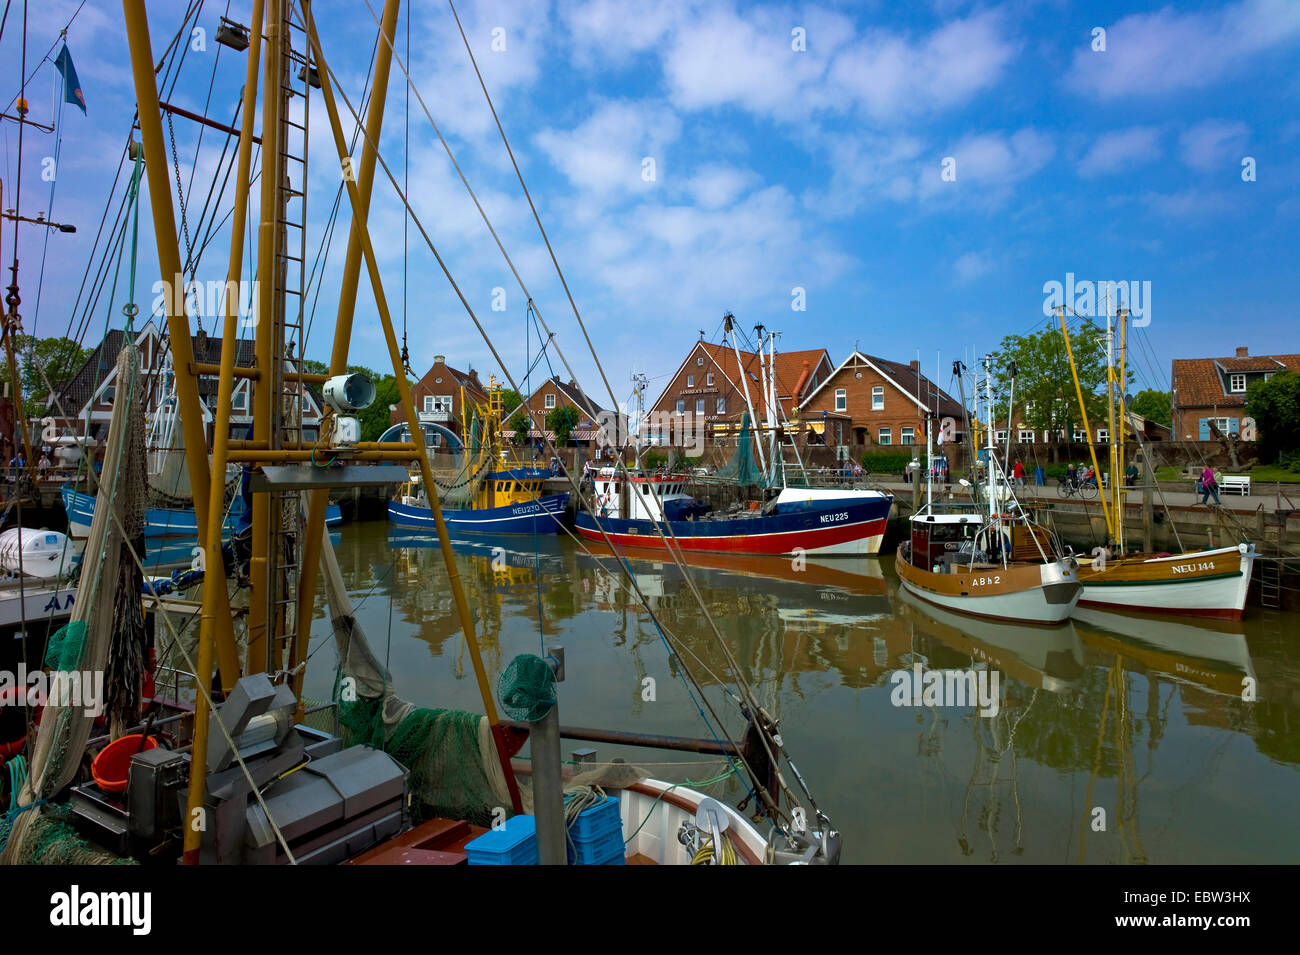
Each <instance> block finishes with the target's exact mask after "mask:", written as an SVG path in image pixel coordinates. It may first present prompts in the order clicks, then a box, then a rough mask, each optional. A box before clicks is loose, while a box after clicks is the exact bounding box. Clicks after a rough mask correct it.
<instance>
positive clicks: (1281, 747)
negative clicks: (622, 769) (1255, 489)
mask: <svg viewBox="0 0 1300 955" xmlns="http://www.w3.org/2000/svg"><path fill="white" fill-rule="evenodd" d="M494 547H497V548H500V550H499V551H497V552H494V550H493V548H494ZM338 553H339V558H340V561H341V563H342V566H343V569H344V573H345V576H346V579H347V582H348V585H349V587H350V589H351V592H352V594H353V598H354V600H356V601H357V603H358V617H359V619H360V621H361V623H362V625H363V627H364V628H365V631H366V633H367V635H368V636H369V638H370V641H371V644H372V646H373V647H374V648H375V650H376V652H377V653H378V655H379V656H380V658H381V659H384V660H386V661H387V662H388V664H389V667H390V669H391V671H392V673H393V676H394V680H395V684H396V688H397V691H398V693H399V694H400V695H402V696H404V697H405V698H407V699H410V700H413V701H415V702H416V703H418V704H420V705H424V706H437V707H453V708H462V709H469V710H475V711H478V712H482V704H481V703H480V702H479V698H478V689H477V684H476V683H475V680H474V676H473V671H472V668H471V665H470V661H469V657H468V655H467V653H466V649H465V643H464V639H463V637H462V635H461V633H460V628H459V626H458V624H457V621H456V618H455V613H454V609H453V606H452V600H451V594H450V592H449V590H448V587H447V574H446V571H445V568H444V567H443V564H442V558H441V555H440V553H439V551H438V549H437V547H436V542H435V540H434V539H433V538H432V537H430V536H423V535H418V534H411V533H408V532H404V531H397V530H390V528H389V527H388V525H387V524H386V523H383V522H364V523H357V524H350V525H346V526H345V527H343V528H342V536H341V542H340V543H339V545H338ZM457 555H458V562H459V569H460V574H461V576H462V579H463V580H464V582H465V586H466V588H467V592H468V596H469V599H470V602H471V605H472V607H473V608H474V612H475V613H476V615H477V617H478V630H479V634H480V639H481V641H482V644H483V648H484V656H485V659H486V664H487V667H488V669H489V671H490V675H491V678H492V681H493V685H495V681H496V677H497V676H498V675H499V674H500V672H501V670H502V669H503V668H504V667H505V666H506V665H507V664H508V663H509V661H510V660H511V659H512V658H513V657H514V656H515V655H516V654H519V653H538V652H539V651H540V650H541V648H542V647H543V646H545V647H547V648H549V647H551V646H553V645H557V644H559V645H563V646H564V647H565V650H566V666H567V679H566V681H565V682H564V683H562V684H561V685H560V703H559V706H560V720H561V722H562V723H564V724H568V725H576V726H591V727H603V728H609V729H621V730H630V731H640V732H645V733H662V734H674V735H682V736H695V737H708V736H709V735H710V731H709V729H708V727H707V726H706V724H705V722H704V720H703V719H702V717H701V713H700V711H699V709H698V708H697V706H696V703H695V702H694V701H693V700H692V698H691V696H690V694H689V692H688V690H687V687H686V684H685V682H684V680H683V679H682V678H681V677H680V673H679V667H680V665H681V664H680V663H678V661H677V660H676V659H675V658H673V657H672V655H671V654H670V653H669V651H668V649H667V645H666V643H665V641H664V640H663V638H662V637H661V635H660V634H659V632H658V630H657V628H656V627H655V625H654V623H653V622H652V620H651V618H650V615H649V614H647V613H646V612H645V611H644V609H643V608H642V607H641V604H640V602H639V599H638V598H636V597H635V596H633V595H632V594H631V593H629V588H628V586H627V585H626V583H625V582H624V580H623V579H622V578H621V577H620V575H619V574H618V573H617V565H616V564H615V563H613V562H612V561H611V560H609V559H608V558H606V559H605V560H604V561H602V562H598V561H597V560H596V559H594V558H593V557H592V556H589V555H588V554H585V553H583V552H582V550H581V548H579V547H578V546H577V545H575V544H574V543H573V541H571V540H569V539H568V538H565V537H561V538H551V539H541V540H539V541H538V542H537V543H536V546H535V544H534V541H533V540H532V539H531V538H514V539H510V538H501V539H497V540H483V541H479V542H475V543H465V544H458V545H457ZM494 557H495V567H494ZM704 559H705V560H708V561H709V565H708V566H697V567H696V568H695V570H694V576H695V580H696V583H697V585H698V586H699V588H700V591H701V592H702V594H703V596H704V598H705V601H706V602H707V604H708V609H709V611H710V613H711V614H712V615H713V617H714V619H715V620H716V621H717V624H718V627H719V628H720V629H721V631H722V633H723V635H724V636H725V638H726V639H727V640H728V641H729V644H730V646H731V649H732V651H733V652H734V653H735V654H736V656H737V659H738V660H739V662H740V665H741V666H742V667H743V669H744V671H745V672H744V676H745V678H746V679H747V680H748V681H750V683H751V684H752V685H753V686H754V688H755V691H756V693H757V694H758V696H759V698H760V700H762V701H763V702H764V704H765V705H766V706H767V707H768V708H769V710H770V711H771V712H773V713H774V714H777V715H778V716H779V717H780V718H781V720H782V724H781V726H782V731H783V736H784V739H785V741H786V744H787V747H788V749H789V751H790V752H791V754H792V755H793V757H794V759H795V761H796V763H797V764H798V766H799V769H800V771H801V772H802V773H803V775H804V777H805V778H806V779H807V781H808V784H809V786H810V788H811V789H812V792H813V795H814V796H815V797H816V799H817V801H818V803H819V805H820V806H821V807H822V808H823V809H824V810H825V811H826V812H827V813H828V814H829V815H830V817H831V819H832V820H833V821H834V822H835V824H836V825H837V826H838V827H839V828H840V829H841V830H842V831H843V833H844V861H846V862H894V861H907V862H924V863H961V862H982V863H987V862H998V863H1007V862H1016V861H1025V862H1054V863H1075V862H1079V861H1083V862H1088V863H1138V862H1149V863H1283V862H1295V861H1297V859H1300V826H1297V825H1296V823H1295V821H1294V811H1295V806H1296V805H1297V803H1300V639H1298V636H1300V635H1298V633H1297V631H1298V629H1300V628H1298V627H1297V623H1300V619H1298V618H1297V615H1295V614H1283V613H1277V612H1272V611H1262V610H1259V609H1256V608H1252V609H1251V610H1250V613H1249V616H1248V618H1247V620H1246V621H1245V623H1244V624H1239V625H1224V624H1215V625H1207V626H1198V625H1192V624H1189V623H1186V622H1179V621H1174V620H1168V619H1150V618H1129V617H1125V616H1121V615H1116V614H1103V613H1085V614H1084V616H1083V617H1082V618H1081V619H1076V620H1073V621H1071V622H1070V623H1068V624H1067V625H1065V626H1063V627H1059V628H1055V629H1040V628H1034V627H1016V626H1007V625H1001V624H996V623H989V622H981V621H975V620H972V619H968V618H964V617H962V616H960V615H955V614H947V613H944V612H942V611H939V610H936V609H933V608H928V607H923V606H921V605H918V604H916V603H915V602H914V601H913V600H912V599H911V598H910V597H909V596H908V595H906V594H903V593H900V591H899V587H898V580H897V577H896V576H895V574H894V572H893V566H892V559H891V558H888V557H884V558H881V559H879V560H869V561H852V562H842V561H841V562H834V563H832V562H829V561H828V562H827V563H825V564H809V565H808V567H807V568H806V569H805V570H803V571H795V570H794V569H793V568H791V566H790V565H789V563H788V562H786V561H783V560H770V559H754V560H745V561H739V562H737V561H734V560H729V559H726V558H714V559H709V558H704ZM630 566H631V569H632V571H633V573H634V574H635V575H636V579H637V581H638V583H639V585H640V587H641V590H642V592H643V593H644V595H645V600H646V603H647V604H648V605H649V606H650V607H651V608H652V609H653V610H654V612H655V614H656V615H657V616H658V618H659V620H660V621H661V622H662V624H663V625H664V626H666V627H668V628H670V629H671V630H672V631H673V632H675V633H676V634H677V635H678V636H679V637H680V638H681V639H682V640H683V641H684V642H685V643H686V645H687V646H689V647H690V649H691V651H692V652H693V653H694V654H695V655H696V656H697V657H698V660H690V658H689V656H688V662H690V663H691V665H692V669H693V671H694V672H695V673H696V674H697V676H698V678H699V680H700V682H701V683H702V684H703V685H704V686H705V687H706V692H707V693H708V694H709V696H710V700H711V701H712V703H713V705H714V707H715V708H716V709H717V710H718V712H719V713H720V714H721V715H722V717H723V719H724V721H725V722H726V724H727V727H728V729H729V730H730V732H731V733H732V734H733V735H739V733H740V732H741V731H742V730H743V726H744V721H743V719H742V718H741V717H740V715H739V714H738V713H737V711H736V709H735V707H734V705H733V704H731V703H730V701H729V700H728V698H727V697H726V696H725V694H724V693H723V692H722V690H721V689H720V687H719V686H718V683H719V680H718V678H717V677H716V676H715V675H716V674H722V673H725V671H726V667H725V663H724V661H723V656H722V654H721V652H720V651H719V648H718V646H717V644H716V640H715V638H714V636H713V634H712V632H711V631H710V630H709V628H708V627H707V625H706V624H705V623H704V620H703V618H702V616H701V614H700V610H699V606H698V604H697V603H696V601H695V599H694V597H693V596H692V595H691V593H690V591H689V589H688V587H687V584H686V582H685V580H684V579H683V576H682V574H681V572H680V571H679V570H678V569H677V568H675V567H673V566H672V565H671V564H669V565H665V564H663V563H662V562H654V561H649V560H632V561H631V562H630ZM539 621H540V627H539ZM318 631H319V632H318V633H317V634H315V637H314V639H313V643H312V651H313V660H312V666H311V668H310V671H309V680H308V687H307V689H308V693H309V694H310V695H313V696H316V697H319V698H324V697H328V695H329V693H330V688H331V681H332V677H333V673H332V669H333V665H334V649H333V644H332V641H331V640H330V639H329V637H328V634H327V633H326V631H325V629H324V627H323V626H321V627H320V628H318ZM916 664H920V665H921V667H922V669H923V670H925V671H929V670H934V669H939V670H958V671H964V670H970V669H974V670H976V671H986V672H988V673H992V672H994V671H996V673H997V674H998V678H999V690H1000V692H999V703H998V711H997V713H996V714H995V715H988V716H981V715H980V713H979V704H978V702H972V701H966V702H965V703H964V705H947V706H944V705H920V706H900V705H895V701H896V700H897V699H898V698H899V697H900V696H902V694H901V693H899V692H896V691H895V686H896V683H895V682H893V681H891V677H893V676H894V674H896V673H898V672H899V671H912V670H913V668H914V666H915V665H916ZM646 678H653V680H654V681H655V682H654V689H655V692H654V699H653V700H647V699H645V698H644V697H645V696H646V693H645V687H646V686H647V684H646V683H645V680H646ZM1251 697H1253V699H1251ZM949 702H951V701H949ZM587 745H591V744H586V743H576V742H575V743H572V744H570V743H568V742H567V741H566V743H565V752H566V754H567V753H568V752H569V750H570V749H572V748H577V747H581V746H587ZM597 749H598V751H599V758H600V759H602V760H604V759H608V758H610V757H612V756H615V755H621V756H625V757H626V758H628V759H629V760H631V761H636V762H639V763H641V764H643V765H649V764H652V763H653V764H657V763H658V762H660V761H663V762H665V763H668V764H671V765H662V766H656V767H655V768H656V775H660V776H662V777H665V778H671V779H674V780H683V779H704V778H707V777H708V776H711V775H715V774H716V772H717V768H718V766H719V764H718V763H716V762H708V761H707V760H705V759H704V758H703V757H694V758H693V759H694V761H692V758H689V757H687V756H685V755H683V754H680V753H667V752H661V751H658V752H656V751H652V752H646V751H636V750H628V749H618V748H615V747H609V746H599V747H597ZM728 788H729V789H730V791H729V792H728ZM713 791H714V792H715V794H718V795H722V796H729V797H731V798H732V799H733V801H734V800H735V799H738V798H739V797H740V796H742V795H743V792H744V791H743V789H741V788H739V787H738V786H737V785H736V784H735V782H734V781H732V782H731V783H730V784H721V787H720V788H719V787H715V788H714V790H713Z"/></svg>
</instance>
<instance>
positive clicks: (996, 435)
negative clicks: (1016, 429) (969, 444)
mask: <svg viewBox="0 0 1300 955" xmlns="http://www.w3.org/2000/svg"><path fill="white" fill-rule="evenodd" d="M1006 440H1007V429H1006V428H1003V429H1002V430H1000V431H994V432H993V441H994V443H995V444H1005V443H1006Z"/></svg>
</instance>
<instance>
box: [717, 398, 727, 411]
mask: <svg viewBox="0 0 1300 955" xmlns="http://www.w3.org/2000/svg"><path fill="white" fill-rule="evenodd" d="M726 413H727V399H726V398H719V399H718V414H726Z"/></svg>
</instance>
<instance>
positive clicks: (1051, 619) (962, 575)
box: [894, 357, 1082, 624]
mask: <svg viewBox="0 0 1300 955" xmlns="http://www.w3.org/2000/svg"><path fill="white" fill-rule="evenodd" d="M992 376H993V372H992V360H991V359H990V358H987V357H986V358H985V394H986V399H987V404H988V419H987V420H988V421H989V422H990V423H991V422H992V421H993V420H994V416H993V383H992ZM987 431H988V447H987V452H988V453H987V474H988V479H987V483H986V484H984V485H975V484H972V483H971V482H970V481H968V480H966V479H965V478H962V479H961V481H960V484H961V486H962V487H963V488H964V489H966V490H967V491H968V492H969V493H970V495H971V499H970V501H968V502H966V501H963V502H954V501H935V500H934V488H933V477H932V476H931V477H930V479H929V480H927V484H926V502H925V504H924V505H923V506H922V507H921V509H920V510H918V511H917V512H916V513H915V514H913V515H912V517H911V520H910V521H909V528H910V534H909V537H908V539H907V540H905V541H903V542H902V543H901V544H900V545H899V547H898V559H897V560H896V561H895V563H894V567H895V569H896V570H897V572H898V578H899V581H900V582H901V584H902V586H903V587H905V588H906V589H907V590H909V591H910V592H911V593H912V594H913V595H915V596H917V597H919V598H921V599H922V600H924V601H926V602H927V603H931V604H935V605H937V606H940V607H944V608H947V609H949V610H959V611H961V612H962V613H968V614H974V615H975V616H978V617H989V618H993V619H998V620H1013V621H1021V622H1026V623H1037V624H1059V623H1061V622H1063V621H1065V620H1067V619H1068V618H1069V616H1070V613H1071V612H1072V611H1073V610H1074V606H1075V604H1076V603H1077V602H1078V600H1079V594H1080V592H1081V589H1082V588H1081V587H1080V585H1079V579H1078V569H1077V564H1076V562H1075V560H1074V558H1073V557H1071V556H1069V555H1067V554H1066V553H1065V551H1064V548H1062V546H1061V544H1060V541H1059V540H1058V539H1057V537H1056V535H1055V534H1054V533H1052V532H1051V531H1050V530H1049V529H1047V528H1045V527H1043V526H1042V525H1040V524H1039V523H1038V522H1037V521H1035V520H1034V517H1033V514H1032V513H1031V512H1030V511H1029V510H1027V509H1026V508H1024V507H1022V506H1021V504H1020V502H1019V501H1018V500H1017V498H1016V495H1015V490H1014V488H1013V487H1012V485H1011V482H1010V481H1009V480H1008V479H1007V477H1006V471H1005V468H1004V466H1003V465H1002V463H1001V462H1000V461H999V460H998V455H997V448H996V446H995V444H994V436H993V428H992V427H991V424H990V426H989V427H988V428H987ZM932 436H933V419H927V421H926V446H927V447H926V450H927V454H930V453H931V451H930V449H931V441H932ZM926 470H927V474H930V473H931V472H932V471H933V468H928V467H927V469H926Z"/></svg>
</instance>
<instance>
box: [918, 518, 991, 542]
mask: <svg viewBox="0 0 1300 955" xmlns="http://www.w3.org/2000/svg"><path fill="white" fill-rule="evenodd" d="M925 526H926V527H927V528H928V529H929V531H930V540H932V541H936V542H939V541H942V542H945V543H946V542H948V541H963V540H970V539H972V538H973V537H974V536H975V532H976V531H977V530H978V529H979V524H978V523H976V522H975V521H967V522H966V523H965V524H949V523H943V524H940V523H937V522H936V523H934V524H930V523H927V524H926V525H925Z"/></svg>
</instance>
